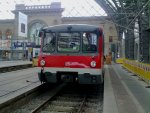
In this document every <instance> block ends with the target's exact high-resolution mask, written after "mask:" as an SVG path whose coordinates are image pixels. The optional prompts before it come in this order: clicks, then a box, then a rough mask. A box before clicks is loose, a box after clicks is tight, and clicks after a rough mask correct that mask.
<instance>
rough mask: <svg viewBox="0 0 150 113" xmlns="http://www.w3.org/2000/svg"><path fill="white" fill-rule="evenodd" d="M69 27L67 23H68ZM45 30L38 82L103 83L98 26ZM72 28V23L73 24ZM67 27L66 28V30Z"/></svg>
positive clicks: (101, 43) (101, 39)
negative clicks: (84, 28)
mask: <svg viewBox="0 0 150 113" xmlns="http://www.w3.org/2000/svg"><path fill="white" fill-rule="evenodd" d="M69 27H70V26H69ZM69 27H67V28H66V30H64V29H65V28H64V29H63V30H64V31H63V30H56V28H55V31H54V30H45V31H44V32H43V35H42V47H41V54H40V56H39V59H38V66H39V67H40V69H41V70H40V72H39V79H40V81H41V82H49V83H58V82H76V83H79V84H101V83H102V82H103V36H102V32H101V31H100V30H99V29H96V28H93V29H91V27H90V29H89V30H88V29H86V30H83V29H81V30H82V31H80V30H79V29H77V28H76V29H75V28H74V26H71V30H70V29H69ZM75 27H76V26H75ZM68 29H69V30H68Z"/></svg>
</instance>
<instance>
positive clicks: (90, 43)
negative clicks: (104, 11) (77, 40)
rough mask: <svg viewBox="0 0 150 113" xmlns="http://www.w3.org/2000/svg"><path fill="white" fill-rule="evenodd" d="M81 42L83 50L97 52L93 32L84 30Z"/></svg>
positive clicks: (95, 36) (95, 37)
mask: <svg viewBox="0 0 150 113" xmlns="http://www.w3.org/2000/svg"><path fill="white" fill-rule="evenodd" d="M82 42H83V44H82V51H83V52H97V35H96V34H95V33H90V32H84V33H83V39H82Z"/></svg>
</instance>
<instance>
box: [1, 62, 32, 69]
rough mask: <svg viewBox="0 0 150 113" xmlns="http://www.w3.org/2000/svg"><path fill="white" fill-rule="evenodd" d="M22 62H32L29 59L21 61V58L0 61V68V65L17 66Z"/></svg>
mask: <svg viewBox="0 0 150 113" xmlns="http://www.w3.org/2000/svg"><path fill="white" fill-rule="evenodd" d="M23 64H32V62H31V61H26V60H25V61H23V60H16V61H0V68H1V67H10V66H17V65H23Z"/></svg>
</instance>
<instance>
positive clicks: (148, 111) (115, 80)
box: [103, 64, 150, 113]
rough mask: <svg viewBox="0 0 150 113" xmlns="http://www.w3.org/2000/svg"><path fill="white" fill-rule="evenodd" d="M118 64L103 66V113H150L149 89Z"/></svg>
mask: <svg viewBox="0 0 150 113" xmlns="http://www.w3.org/2000/svg"><path fill="white" fill-rule="evenodd" d="M147 86H148V84H147V83H145V82H144V81H142V80H141V79H139V77H138V76H135V75H134V74H132V73H130V72H129V71H128V70H126V69H124V68H123V67H122V66H121V65H120V64H112V65H106V66H105V83H104V104H103V113H150V88H146V87H147Z"/></svg>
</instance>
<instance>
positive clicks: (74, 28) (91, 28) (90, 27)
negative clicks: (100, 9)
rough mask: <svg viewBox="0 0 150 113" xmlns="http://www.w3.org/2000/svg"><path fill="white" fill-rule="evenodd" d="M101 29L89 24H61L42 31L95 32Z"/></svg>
mask: <svg viewBox="0 0 150 113" xmlns="http://www.w3.org/2000/svg"><path fill="white" fill-rule="evenodd" d="M97 29H100V30H102V29H101V28H100V27H98V26H94V25H88V24H60V25H55V26H49V27H44V28H43V29H42V30H46V31H51V32H57V31H67V30H68V31H69V30H70V31H79V30H80V31H94V30H97Z"/></svg>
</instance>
